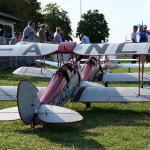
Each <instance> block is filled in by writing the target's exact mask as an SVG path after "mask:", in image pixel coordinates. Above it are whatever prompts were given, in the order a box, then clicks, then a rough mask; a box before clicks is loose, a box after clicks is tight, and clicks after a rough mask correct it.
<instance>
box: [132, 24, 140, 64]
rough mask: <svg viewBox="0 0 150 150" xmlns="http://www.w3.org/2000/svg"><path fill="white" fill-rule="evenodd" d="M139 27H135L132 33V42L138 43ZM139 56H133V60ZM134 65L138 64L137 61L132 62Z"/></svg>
mask: <svg viewBox="0 0 150 150" xmlns="http://www.w3.org/2000/svg"><path fill="white" fill-rule="evenodd" d="M137 30H138V26H136V25H135V26H133V32H132V33H131V40H132V42H133V43H137V42H138V34H137ZM137 57H138V56H137V55H132V59H136V58H137ZM132 63H136V61H132Z"/></svg>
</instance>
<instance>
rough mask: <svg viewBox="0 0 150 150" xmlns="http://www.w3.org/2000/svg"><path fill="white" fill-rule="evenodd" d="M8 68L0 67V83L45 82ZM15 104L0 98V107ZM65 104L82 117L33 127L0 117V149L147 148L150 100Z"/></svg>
mask: <svg viewBox="0 0 150 150" xmlns="http://www.w3.org/2000/svg"><path fill="white" fill-rule="evenodd" d="M12 71H13V70H12V69H5V70H0V72H1V74H0V85H17V84H18V83H19V81H20V80H23V79H29V80H31V81H32V82H33V83H34V84H35V85H37V86H46V85H47V84H48V79H42V78H35V77H34V78H33V77H32V78H30V77H23V76H22V77H18V76H16V75H12V74H11V72H12ZM118 71H121V72H122V71H123V70H118ZM135 71H136V70H135ZM117 85H118V86H121V85H122V84H120V83H119V84H117ZM124 85H128V84H124ZM111 86H114V84H111ZM131 86H133V85H132V84H131ZM15 105H16V102H7V103H4V102H1V103H0V108H2V107H3V108H4V107H10V106H15ZM65 107H68V108H70V109H74V110H76V111H78V112H80V113H81V114H82V115H83V117H84V120H83V121H82V122H80V123H76V124H71V125H64V126H56V125H53V126H52V125H39V126H36V127H35V129H31V127H30V126H29V125H25V124H23V123H22V122H21V121H20V120H18V121H1V122H0V150H1V149H2V150H7V149H13V150H16V149H17V150H62V149H64V150H74V149H75V150H88V149H89V150H100V149H109V150H116V149H117V150H149V149H150V103H130V104H119V103H109V104H104V103H102V104H95V103H94V104H92V107H91V108H89V109H86V107H85V105H84V104H79V103H70V102H68V103H67V104H65Z"/></svg>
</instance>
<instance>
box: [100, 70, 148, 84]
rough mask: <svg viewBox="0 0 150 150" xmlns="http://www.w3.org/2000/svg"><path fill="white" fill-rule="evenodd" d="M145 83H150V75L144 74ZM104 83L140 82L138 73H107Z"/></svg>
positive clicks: (103, 79)
mask: <svg viewBox="0 0 150 150" xmlns="http://www.w3.org/2000/svg"><path fill="white" fill-rule="evenodd" d="M143 80H144V82H150V73H148V72H145V73H144V74H143ZM102 81H103V82H104V83H106V82H138V81H139V79H138V73H105V74H104V76H103V78H102Z"/></svg>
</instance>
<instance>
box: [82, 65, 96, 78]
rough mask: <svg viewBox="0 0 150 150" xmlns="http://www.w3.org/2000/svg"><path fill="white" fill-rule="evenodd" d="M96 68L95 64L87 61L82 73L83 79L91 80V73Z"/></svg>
mask: <svg viewBox="0 0 150 150" xmlns="http://www.w3.org/2000/svg"><path fill="white" fill-rule="evenodd" d="M94 70H95V67H94V65H93V64H91V63H87V64H86V65H85V66H84V68H83V71H82V73H81V79H82V80H85V81H86V80H89V78H90V76H91V74H92V73H93V71H94Z"/></svg>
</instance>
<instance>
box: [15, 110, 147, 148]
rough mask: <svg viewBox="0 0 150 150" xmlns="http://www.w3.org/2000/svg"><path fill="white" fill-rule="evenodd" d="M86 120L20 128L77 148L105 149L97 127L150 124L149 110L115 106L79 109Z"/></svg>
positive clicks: (28, 132) (24, 132) (20, 131)
mask: <svg viewBox="0 0 150 150" xmlns="http://www.w3.org/2000/svg"><path fill="white" fill-rule="evenodd" d="M79 112H80V113H81V114H82V115H83V117H84V120H83V121H82V122H81V123H77V124H72V125H63V126H61V125H59V126H58V125H43V126H37V127H36V128H35V129H33V130H32V129H24V130H18V132H19V133H21V134H36V135H38V136H39V137H42V138H45V139H46V140H48V141H52V142H54V143H56V144H61V145H63V146H64V147H69V148H73V147H74V148H75V149H105V148H104V146H103V145H102V144H100V143H99V142H97V141H96V140H94V139H95V138H100V137H103V136H104V133H103V132H102V131H99V130H96V129H95V128H97V127H98V128H101V127H107V126H108V127H109V126H114V127H115V126H149V125H150V122H148V121H147V120H148V117H150V113H149V112H145V111H132V110H127V109H125V110H121V109H115V108H107V109H105V108H95V107H93V108H90V109H88V110H87V111H79Z"/></svg>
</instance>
